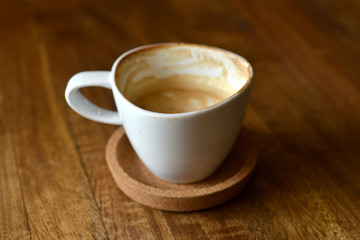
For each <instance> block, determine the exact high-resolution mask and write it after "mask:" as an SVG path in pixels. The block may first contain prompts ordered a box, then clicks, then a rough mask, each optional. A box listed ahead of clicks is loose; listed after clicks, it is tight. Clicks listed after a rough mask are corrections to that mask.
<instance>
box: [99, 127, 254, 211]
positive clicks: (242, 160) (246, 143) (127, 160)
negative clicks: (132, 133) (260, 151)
mask: <svg viewBox="0 0 360 240" xmlns="http://www.w3.org/2000/svg"><path fill="white" fill-rule="evenodd" d="M106 159H107V163H108V166H109V168H110V171H111V174H112V176H113V178H114V180H115V182H116V184H117V185H118V187H119V188H120V189H121V190H122V191H123V192H124V193H125V194H126V195H128V196H129V197H130V198H132V199H133V200H135V201H137V202H139V203H141V204H144V205H146V206H149V207H152V208H157V209H161V210H167V211H179V212H180V211H194V210H200V209H205V208H210V207H213V206H215V205H218V204H220V203H223V202H225V201H227V200H229V199H231V198H232V197H234V196H235V195H236V194H238V193H239V192H240V191H241V190H242V189H243V188H244V187H245V185H246V183H247V182H248V180H249V177H250V175H251V173H252V171H253V169H254V167H255V165H256V159H257V150H256V148H255V146H254V144H253V141H252V140H251V136H250V134H249V132H248V131H247V130H246V129H242V131H241V132H240V135H239V137H238V139H237V141H236V143H235V145H234V147H233V149H232V151H231V152H230V153H229V155H228V157H227V158H226V159H225V160H224V162H223V163H222V165H221V166H220V167H219V168H218V169H217V170H216V171H215V172H214V173H213V174H212V175H211V176H209V177H208V178H206V179H204V180H202V181H200V182H196V183H190V184H175V183H170V182H167V181H164V180H162V179H159V178H158V177H156V176H155V175H153V174H152V173H151V172H150V171H149V170H148V169H147V168H146V167H145V165H144V164H143V163H142V162H141V160H140V159H139V158H138V156H137V155H136V153H135V151H134V150H133V148H132V146H131V145H130V143H129V140H128V138H127V136H126V134H125V131H124V129H123V128H122V127H120V128H119V129H117V130H116V131H115V132H114V133H113V135H112V136H111V137H110V139H109V141H108V143H107V146H106Z"/></svg>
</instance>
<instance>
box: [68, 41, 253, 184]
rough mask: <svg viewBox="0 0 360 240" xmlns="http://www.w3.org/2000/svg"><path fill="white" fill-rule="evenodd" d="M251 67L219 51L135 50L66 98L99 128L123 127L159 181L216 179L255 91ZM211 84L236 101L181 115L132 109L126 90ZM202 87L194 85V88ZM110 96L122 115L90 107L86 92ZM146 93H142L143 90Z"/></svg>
mask: <svg viewBox="0 0 360 240" xmlns="http://www.w3.org/2000/svg"><path fill="white" fill-rule="evenodd" d="M252 74H253V73H252V68H251V65H250V64H249V63H248V62H247V61H246V60H245V59H244V58H242V57H240V56H238V55H236V54H234V53H231V52H228V51H226V50H222V49H219V48H215V47H209V46H204V45H196V44H184V43H162V44H153V45H147V46H142V47H138V48H135V49H133V50H130V51H128V52H126V53H124V54H123V55H121V56H120V57H119V58H118V59H117V60H116V61H115V63H114V65H113V67H112V70H111V71H88V72H80V73H78V74H76V75H74V76H73V77H72V78H71V79H70V81H69V82H68V85H67V87H66V91H65V97H66V100H67V102H68V104H69V105H70V107H71V108H72V109H73V110H75V111H76V112H77V113H78V114H80V115H82V116H84V117H86V118H88V119H91V120H94V121H98V122H102V123H108V124H116V125H123V127H124V129H125V132H126V134H127V136H128V138H129V141H130V143H131V145H132V146H133V148H134V150H135V152H136V153H137V155H138V156H139V158H140V159H141V161H142V162H143V163H144V164H145V165H146V167H147V168H148V169H149V170H150V171H151V172H152V173H153V174H155V175H156V176H157V177H159V178H161V179H164V180H167V181H170V182H175V183H190V182H196V181H199V180H202V179H204V178H206V177H208V176H209V175H211V174H212V173H213V172H214V171H215V170H216V169H217V168H218V167H219V166H220V164H221V163H222V161H223V160H224V159H225V158H226V156H227V154H228V153H229V151H230V150H231V148H232V146H233V144H234V142H235V140H236V137H237V135H238V133H239V131H240V128H241V125H242V121H243V118H244V115H245V112H246V108H247V104H248V99H249V95H250V89H251V79H252ZM189 76H190V77H191V79H195V80H196V79H197V78H202V79H208V80H209V83H206V84H205V85H207V86H204V88H206V87H208V86H210V87H211V85H212V84H215V85H219V84H218V81H219V83H220V84H222V83H224V84H225V83H226V84H230V85H231V86H232V87H233V88H234V89H235V91H234V93H233V94H231V96H229V97H227V98H226V99H223V100H222V101H221V102H219V103H217V104H214V105H212V106H209V107H206V108H203V109H198V110H194V111H190V112H182V113H161V112H154V111H149V110H145V109H143V108H140V107H138V106H136V105H135V104H134V103H133V102H132V101H129V98H131V97H129V96H128V95H127V94H128V93H127V92H131V91H130V90H128V88H129V87H130V88H135V90H136V86H137V84H139V82H141V83H142V84H143V83H144V84H146V79H148V78H152V77H155V78H157V79H165V78H169V77H176V78H177V79H179V77H180V79H181V78H182V77H183V78H184V79H185V78H187V77H189ZM196 81H197V80H196ZM91 86H97V87H104V88H108V89H111V90H112V92H113V95H114V99H115V103H116V107H117V111H109V110H105V109H103V108H101V107H98V106H96V105H94V104H93V103H91V102H90V101H89V100H88V99H86V98H85V97H84V96H83V95H82V94H81V93H80V91H79V89H80V88H84V87H91ZM143 89H145V88H143Z"/></svg>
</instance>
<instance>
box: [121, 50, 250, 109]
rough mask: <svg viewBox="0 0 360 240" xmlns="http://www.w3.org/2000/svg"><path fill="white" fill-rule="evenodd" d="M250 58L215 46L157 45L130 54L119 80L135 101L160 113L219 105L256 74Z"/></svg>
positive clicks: (135, 103) (129, 96)
mask: <svg viewBox="0 0 360 240" xmlns="http://www.w3.org/2000/svg"><path fill="white" fill-rule="evenodd" d="M251 74H252V73H251V68H250V65H249V63H248V62H247V61H246V60H245V59H242V58H241V57H239V56H237V55H235V54H233V53H230V52H227V51H224V50H220V49H217V48H214V47H207V46H199V45H192V44H165V45H161V46H157V45H154V46H152V47H148V48H145V49H139V50H137V51H134V52H132V53H130V54H128V55H127V56H125V57H124V58H123V59H122V60H121V61H120V63H119V64H118V66H117V69H116V74H115V81H116V85H117V87H118V89H119V90H120V92H121V94H122V95H123V96H124V97H125V98H126V99H127V100H128V101H130V102H131V103H132V104H134V105H136V106H138V107H140V108H142V109H145V110H148V111H151V112H158V113H184V112H192V111H198V110H201V109H205V108H208V107H211V106H214V105H216V104H218V103H220V102H222V101H224V100H225V99H227V98H229V97H231V96H232V95H234V94H235V93H237V92H238V91H239V90H240V89H242V88H243V87H244V86H245V85H246V84H247V82H248V80H249V78H251Z"/></svg>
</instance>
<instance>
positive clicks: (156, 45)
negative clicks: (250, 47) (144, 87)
mask: <svg viewBox="0 0 360 240" xmlns="http://www.w3.org/2000/svg"><path fill="white" fill-rule="evenodd" d="M165 46H190V47H198V48H207V49H210V50H213V51H220V52H222V53H225V54H228V55H231V56H234V57H236V58H239V59H241V60H242V61H244V62H246V63H247V64H248V71H249V73H250V75H249V77H248V78H247V80H246V83H245V84H244V85H243V86H242V87H241V88H240V89H239V90H237V91H236V92H235V93H234V94H232V95H231V96H230V97H228V98H226V99H224V100H223V101H221V102H219V103H216V104H214V105H211V106H209V107H206V108H202V109H199V110H195V111H190V112H183V113H162V112H153V111H149V110H146V109H143V108H141V107H138V106H136V105H135V104H133V103H132V102H131V101H129V100H128V99H127V98H126V97H125V96H124V95H123V94H122V93H121V92H120V90H119V88H118V86H117V84H116V82H115V75H116V70H117V67H118V65H119V63H120V61H122V60H124V59H125V58H127V57H128V56H130V55H132V54H134V53H136V52H139V51H142V50H145V49H150V48H160V47H165ZM253 76H254V71H253V68H252V66H251V64H250V62H249V61H248V60H246V59H245V58H244V57H242V56H240V55H238V54H236V53H233V52H231V51H228V50H225V49H222V48H219V47H215V46H209V45H205V44H197V43H183V42H167V43H153V44H147V45H143V46H139V47H136V48H133V49H131V50H128V51H126V52H124V53H123V54H121V55H120V56H119V57H118V58H117V59H116V61H115V62H114V64H113V65H112V68H111V87H112V90H113V91H116V92H117V93H118V95H119V96H120V97H121V98H122V101H123V102H124V103H126V104H128V105H129V106H131V107H132V108H135V109H136V110H137V111H140V112H142V113H144V114H147V115H151V116H153V117H163V118H179V117H185V116H192V115H197V114H200V113H204V112H208V111H212V110H215V109H217V108H220V107H221V106H223V105H225V104H227V103H229V102H231V101H232V100H234V99H235V98H236V96H238V95H240V94H241V93H242V92H243V91H245V89H247V88H248V87H249V86H250V85H251V83H252V79H253Z"/></svg>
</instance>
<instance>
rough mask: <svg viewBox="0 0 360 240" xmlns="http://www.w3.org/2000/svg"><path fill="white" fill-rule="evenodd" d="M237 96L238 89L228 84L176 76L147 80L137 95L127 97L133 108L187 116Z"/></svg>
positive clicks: (137, 91) (138, 87) (137, 88)
mask: <svg viewBox="0 0 360 240" xmlns="http://www.w3.org/2000/svg"><path fill="white" fill-rule="evenodd" d="M133 88H134V86H133ZM235 92H236V89H235V88H233V87H232V86H231V85H230V84H227V83H226V82H224V81H217V82H216V81H214V80H212V79H208V78H206V77H200V76H192V75H174V76H171V77H167V78H164V79H157V78H154V77H150V78H146V79H143V80H142V81H140V82H139V83H137V86H136V93H133V94H132V95H130V94H127V97H129V100H130V101H131V102H132V103H133V104H135V105H137V106H138V107H140V108H143V109H146V110H149V111H152V112H160V113H183V112H191V111H197V110H201V109H204V108H207V107H210V106H212V105H215V104H217V103H219V102H221V101H223V100H224V99H226V98H228V97H230V96H231V95H232V94H234V93H235Z"/></svg>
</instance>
